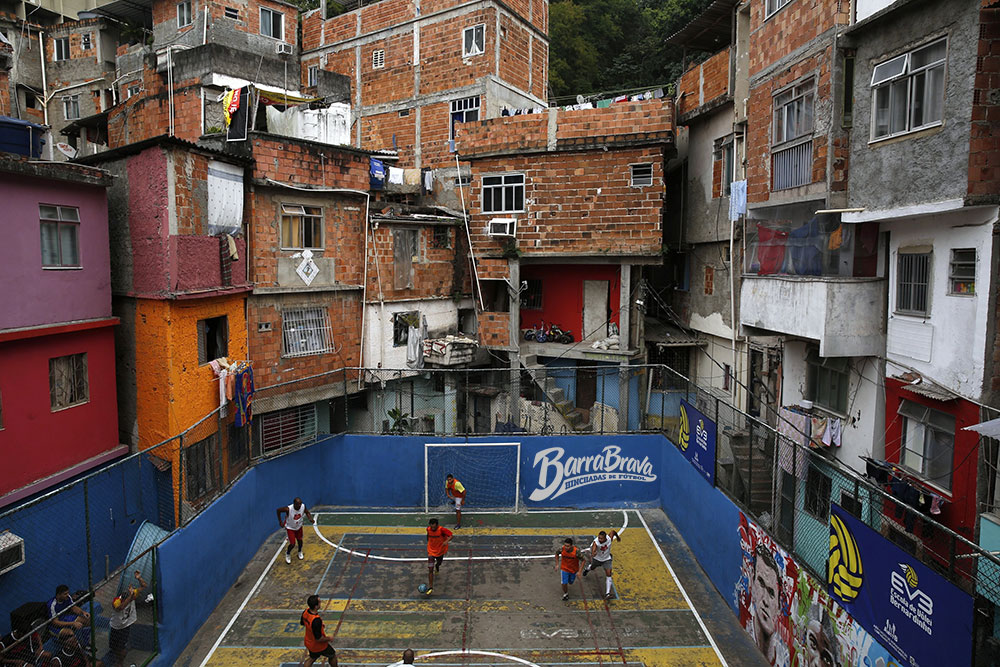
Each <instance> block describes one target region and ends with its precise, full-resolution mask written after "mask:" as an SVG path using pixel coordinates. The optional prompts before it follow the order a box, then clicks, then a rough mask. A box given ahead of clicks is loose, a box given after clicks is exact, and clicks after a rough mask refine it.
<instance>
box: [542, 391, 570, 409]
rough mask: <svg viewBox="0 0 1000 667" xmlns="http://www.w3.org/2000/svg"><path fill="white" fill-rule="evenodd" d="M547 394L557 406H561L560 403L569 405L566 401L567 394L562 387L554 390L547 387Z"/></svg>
mask: <svg viewBox="0 0 1000 667" xmlns="http://www.w3.org/2000/svg"><path fill="white" fill-rule="evenodd" d="M545 393H546V394H548V397H549V398H550V399H552V402H553V403H555V404H556V405H559V404H560V403H568V401H567V400H566V392H565V391H563V389H562V387H553V388H552V389H549V388H548V387H546V389H545ZM571 405H572V404H571Z"/></svg>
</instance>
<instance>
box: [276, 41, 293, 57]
mask: <svg viewBox="0 0 1000 667" xmlns="http://www.w3.org/2000/svg"><path fill="white" fill-rule="evenodd" d="M274 48H275V51H276V52H277V53H278V55H279V56H280V55H287V54H290V53H291V52H292V45H291V44H288V43H287V42H278V44H277V46H275V47H274Z"/></svg>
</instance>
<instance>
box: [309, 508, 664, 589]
mask: <svg viewBox="0 0 1000 667" xmlns="http://www.w3.org/2000/svg"><path fill="white" fill-rule="evenodd" d="M575 511H579V510H575ZM621 512H622V521H623V523H622V527H621V528H620V529H619V530H618V533H619V534H623V533H624V532H625V529H626V528H628V512H626V511H625V510H622V511H621ZM337 514H341V512H317V513H316V517H317V519H318V518H319V517H320V516H323V515H329V516H336V515H337ZM640 518H641V516H640ZM359 527H362V526H351V528H359ZM377 527H380V528H381V527H384V526H377ZM313 530H314V531H315V532H316V537H318V538H319V539H321V540H323V541H324V542H326V543H327V544H329V545H330V546H331V547H333V548H334V549H337V550H338V551H344V552H346V553H349V554H352V555H355V556H365V557H366V558H370V559H372V560H386V561H393V562H396V563H423V562H425V561H426V560H427V557H426V556H418V557H410V558H404V557H402V556H377V555H372V554H362V553H360V552H358V551H354V550H353V549H348V548H347V547H342V546H340V545H339V544H337V543H336V542H332V541H330V540H328V539H327V538H326V537H325V536H324V535H323V533H321V532H320V530H319V523H318V522H315V523H313ZM511 530H517V527H516V526H515V527H512V528H511ZM650 537H652V535H650ZM653 542H654V543H655V542H656V540H653ZM582 551H587V549H582ZM541 558H552V554H545V555H542V556H520V555H518V556H505V555H500V556H469V557H468V560H535V559H541ZM449 560H452V559H449ZM674 578H675V579H676V577H674Z"/></svg>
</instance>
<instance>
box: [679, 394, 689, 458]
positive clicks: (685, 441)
mask: <svg viewBox="0 0 1000 667" xmlns="http://www.w3.org/2000/svg"><path fill="white" fill-rule="evenodd" d="M680 441H681V442H680V445H681V451H682V452H686V451H687V448H688V445H690V444H691V420H690V419H689V418H688V411H687V408H686V407H685V406H684V404H683V403H682V404H681V432H680Z"/></svg>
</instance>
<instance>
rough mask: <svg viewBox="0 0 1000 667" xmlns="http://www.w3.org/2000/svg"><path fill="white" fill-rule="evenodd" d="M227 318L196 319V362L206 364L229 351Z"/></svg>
mask: <svg viewBox="0 0 1000 667" xmlns="http://www.w3.org/2000/svg"><path fill="white" fill-rule="evenodd" d="M228 349H229V318H227V317H226V316H225V315H223V316H222V317H210V318H208V319H206V320H198V363H199V364H207V363H208V362H210V361H214V360H215V359H218V358H220V357H224V356H226V355H227V354H228V353H229V352H228Z"/></svg>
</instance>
